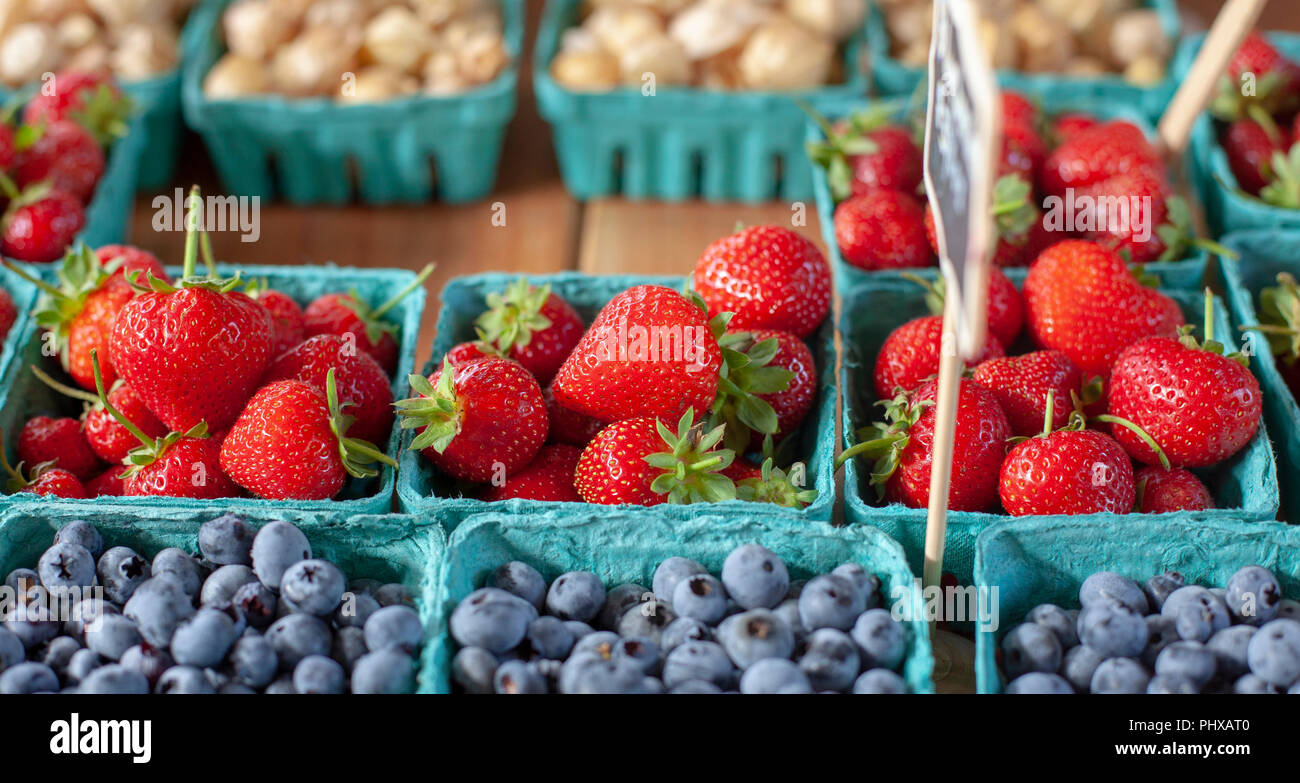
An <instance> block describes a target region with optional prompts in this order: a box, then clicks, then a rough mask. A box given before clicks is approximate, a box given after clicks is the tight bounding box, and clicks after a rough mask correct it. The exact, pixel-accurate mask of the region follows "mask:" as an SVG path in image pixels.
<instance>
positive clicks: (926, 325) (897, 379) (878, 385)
mask: <svg viewBox="0 0 1300 783" xmlns="http://www.w3.org/2000/svg"><path fill="white" fill-rule="evenodd" d="M942 340H943V316H939V315H930V316H924V317H922V318H914V319H912V320H911V321H908V322H907V323H905V324H903V325H902V326H900V327H898V328H897V329H895V330H894V331H892V332H890V333H889V336H888V337H886V338H885V341H884V342H883V343H881V345H880V353H878V354H876V366H875V371H874V373H873V375H872V377H873V379H874V381H875V392H876V399H880V400H888V399H891V398H892V397H894V395H895V394H896V393H897V390H900V389H901V390H902V391H911V390H912V389H915V388H916V387H918V386H920V385H921V384H922V382H924V381H925V379H927V378H929V377H930V376H932V375H934V374H935V373H937V372H939V349H940V346H941V345H942ZM1005 355H1006V351H1005V350H1003V348H1002V342H1001V341H1000V340H998V338H997V337H996V336H994V335H993V333H992V332H991V331H990V332H989V335H988V340H987V342H985V344H984V351H983V352H982V353H981V354H980V355H979V357H977V358H976V360H975V363H976V364H978V363H980V362H982V361H984V360H986V359H991V358H993V357H996V356H1005Z"/></svg>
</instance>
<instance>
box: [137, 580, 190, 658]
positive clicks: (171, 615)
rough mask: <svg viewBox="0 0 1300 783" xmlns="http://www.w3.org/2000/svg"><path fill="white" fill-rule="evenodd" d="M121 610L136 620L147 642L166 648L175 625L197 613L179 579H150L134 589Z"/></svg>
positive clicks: (141, 634)
mask: <svg viewBox="0 0 1300 783" xmlns="http://www.w3.org/2000/svg"><path fill="white" fill-rule="evenodd" d="M122 613H123V614H124V615H126V616H127V617H129V618H130V619H132V620H134V621H135V624H136V626H137V627H138V628H139V629H140V636H142V637H143V638H144V640H145V641H146V642H148V643H149V644H152V645H153V646H155V647H167V646H169V645H170V644H171V639H172V633H173V632H175V630H176V626H177V625H179V624H180V622H181V620H184V619H186V618H187V617H189V616H190V615H192V614H194V605H193V604H192V603H191V602H190V596H188V595H186V594H185V591H184V590H182V589H181V586H180V585H179V584H177V583H176V581H174V580H172V579H168V578H165V577H164V578H150V579H148V580H146V581H145V582H143V583H142V584H141V585H140V586H139V587H137V588H136V589H135V592H134V593H133V594H132V595H131V599H130V600H129V601H127V602H126V606H125V607H123V609H122Z"/></svg>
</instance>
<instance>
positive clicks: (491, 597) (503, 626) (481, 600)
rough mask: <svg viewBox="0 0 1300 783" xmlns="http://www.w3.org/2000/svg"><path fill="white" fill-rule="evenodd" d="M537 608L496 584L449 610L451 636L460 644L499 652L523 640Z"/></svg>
mask: <svg viewBox="0 0 1300 783" xmlns="http://www.w3.org/2000/svg"><path fill="white" fill-rule="evenodd" d="M535 617H537V610H536V609H535V608H534V607H533V605H532V604H530V603H528V602H527V601H525V600H524V599H522V598H520V597H518V596H516V595H514V594H513V593H507V592H506V591H505V590H502V589H500V588H497V587H484V588H481V589H479V590H475V591H474V592H472V593H470V594H469V595H468V596H467V597H466V598H465V600H463V601H461V602H460V603H459V604H457V606H456V608H455V609H454V610H452V613H451V622H450V627H451V635H452V636H453V637H454V638H455V639H456V641H457V642H460V644H461V646H463V647H483V648H486V649H487V650H489V651H490V652H492V653H494V654H496V655H500V654H501V653H504V652H505V651H507V650H512V649H514V648H515V647H517V646H519V643H520V642H521V641H523V639H524V635H525V634H526V633H527V632H528V624H529V623H531V622H532V621H533V618H535Z"/></svg>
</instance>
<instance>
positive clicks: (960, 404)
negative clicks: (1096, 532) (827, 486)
mask: <svg viewBox="0 0 1300 783" xmlns="http://www.w3.org/2000/svg"><path fill="white" fill-rule="evenodd" d="M938 388H939V384H938V382H937V381H928V382H926V383H925V384H923V385H921V387H920V388H918V389H917V390H916V391H915V392H914V393H912V394H907V395H899V396H898V397H896V398H894V399H893V400H892V401H891V402H890V404H889V405H888V407H886V409H885V420H884V421H880V422H876V423H875V424H873V425H871V426H869V427H865V428H863V430H861V431H860V432H859V433H858V435H859V437H860V438H863V440H862V441H861V442H859V443H858V444H857V445H855V446H853V447H851V448H848V449H846V450H844V452H842V453H841V454H840V456H839V458H838V459H837V460H836V464H837V465H839V464H843V463H844V462H846V461H847V460H849V459H850V458H852V457H856V456H858V455H860V454H861V455H866V456H868V457H872V458H874V459H875V460H876V464H875V468H874V469H873V470H872V471H871V476H872V479H871V483H872V484H873V485H875V487H876V491H877V493H878V495H879V496H880V497H884V498H888V500H889V502H891V503H902V504H903V505H905V506H908V507H910V508H925V507H926V506H927V505H928V504H929V500H930V465H931V463H932V462H933V459H934V455H933V453H932V447H933V444H934V424H935V405H934V401H935V395H936V393H937V392H938ZM1010 437H1011V425H1010V424H1008V423H1007V416H1006V414H1005V413H1003V412H1002V408H1001V406H999V405H998V401H997V399H996V398H994V396H993V395H992V394H991V393H989V391H988V390H987V389H985V388H984V387H982V386H980V385H979V384H978V383H976V382H974V381H972V380H969V379H963V380H962V381H961V388H960V389H959V391H958V394H957V429H956V433H955V435H954V437H953V457H952V482H951V483H950V484H949V486H948V508H949V509H950V510H952V511H989V510H991V509H992V508H993V507H994V506H995V505H997V499H998V482H997V472H998V466H999V465H1000V464H1001V463H1002V455H1003V453H1004V452H1005V450H1006V444H1005V441H1006V440H1007V438H1010Z"/></svg>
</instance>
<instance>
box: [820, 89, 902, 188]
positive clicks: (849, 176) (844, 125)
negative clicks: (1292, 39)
mask: <svg viewBox="0 0 1300 783" xmlns="http://www.w3.org/2000/svg"><path fill="white" fill-rule="evenodd" d="M813 119H814V120H815V121H816V122H817V123H818V124H820V125H821V127H822V131H823V132H824V133H825V134H826V140H825V141H822V142H812V143H810V144H809V145H808V155H809V157H810V158H811V159H812V161H813V162H814V163H815V164H817V165H819V166H822V167H823V168H825V169H826V178H827V181H828V183H829V184H830V188H831V195H832V196H833V197H834V199H835V200H836V201H842V200H844V199H846V198H848V197H849V196H851V195H852V196H857V195H861V194H862V193H866V192H867V191H870V190H877V189H885V190H900V191H903V192H906V193H916V192H917V190H918V189H919V188H920V187H921V178H922V175H923V173H924V164H923V161H922V159H921V148H920V147H919V146H918V145H917V143H916V142H915V141H913V139H912V135H911V134H910V133H909V132H908V131H907V129H906V128H904V127H901V126H898V125H893V124H890V123H889V121H888V120H889V112H888V111H887V110H881V109H875V110H867V111H864V112H859V113H858V114H855V115H853V116H852V117H850V118H849V119H848V120H845V121H843V122H839V123H836V124H835V125H834V126H831V125H830V123H828V122H827V121H826V119H825V118H824V117H822V116H820V115H818V114H815V113H814V114H813Z"/></svg>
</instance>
